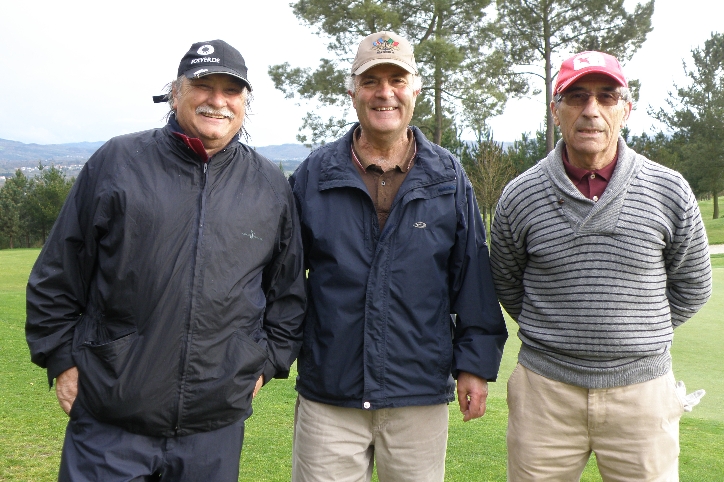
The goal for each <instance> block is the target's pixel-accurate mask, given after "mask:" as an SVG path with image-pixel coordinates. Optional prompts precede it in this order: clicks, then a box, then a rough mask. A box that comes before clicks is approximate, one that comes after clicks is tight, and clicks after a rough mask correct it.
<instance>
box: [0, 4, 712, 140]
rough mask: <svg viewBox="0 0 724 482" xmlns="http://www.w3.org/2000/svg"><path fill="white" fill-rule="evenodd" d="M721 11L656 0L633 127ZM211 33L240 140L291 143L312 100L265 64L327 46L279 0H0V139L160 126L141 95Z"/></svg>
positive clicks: (522, 112) (502, 134) (302, 59)
mask: <svg viewBox="0 0 724 482" xmlns="http://www.w3.org/2000/svg"><path fill="white" fill-rule="evenodd" d="M635 3H636V2H635V1H630V0H627V4H628V5H631V4H635ZM722 13H724V7H723V6H722V4H721V3H720V1H719V0H686V1H682V0H656V7H655V12H654V18H653V26H654V30H653V32H652V33H651V34H649V36H648V40H647V41H646V43H645V44H644V46H643V48H642V49H641V50H639V52H637V53H636V55H635V56H634V57H633V59H632V60H631V61H630V62H628V63H627V64H625V65H624V70H625V73H626V75H627V76H628V77H629V78H638V79H639V80H640V81H641V84H642V89H641V98H640V102H639V105H638V108H637V110H635V111H634V113H633V115H632V116H631V120H630V121H629V127H630V128H631V130H632V132H633V133H634V134H639V133H641V132H643V131H651V126H652V125H654V123H655V121H654V120H653V119H651V118H650V117H649V116H648V115H647V113H646V110H647V107H648V106H654V107H660V106H663V105H664V99H665V98H666V96H667V92H668V91H670V90H672V89H673V84H674V82H678V83H682V82H685V77H684V75H683V69H682V59H686V60H687V61H690V52H691V49H692V48H696V47H701V46H703V44H704V41H705V40H707V39H708V38H709V37H710V34H711V32H714V31H721V30H724V25H723V24H722V21H721V18H722V15H721V14H722ZM216 38H221V39H224V40H226V41H227V42H229V43H230V44H231V45H233V46H235V47H236V48H237V49H239V51H240V52H241V53H242V55H243V56H244V58H245V59H246V63H247V66H248V68H249V80H250V82H251V84H252V86H253V87H254V101H253V104H252V117H251V121H250V123H249V124H247V129H248V131H249V132H250V134H251V136H252V138H251V141H250V143H251V144H252V145H255V146H266V145H273V144H283V143H291V142H296V139H295V136H296V134H297V129H298V127H299V125H300V124H301V119H302V117H303V115H304V114H305V113H306V112H307V111H308V110H312V109H314V107H315V106H314V105H309V104H302V105H301V106H297V105H296V104H295V101H293V100H289V99H285V98H284V96H283V95H282V93H281V92H279V91H277V90H275V89H274V87H273V85H272V83H271V80H270V79H269V77H268V75H267V69H268V67H269V66H270V65H274V64H279V63H282V62H289V63H291V64H292V65H293V66H299V67H314V66H316V65H317V64H318V62H319V59H320V58H321V57H323V56H325V55H328V54H327V50H326V47H325V42H326V40H324V39H322V38H320V37H318V36H316V35H315V34H314V32H313V31H311V30H310V29H308V28H305V27H303V26H301V25H300V24H299V22H298V21H297V19H296V18H295V17H294V15H293V14H292V10H291V8H290V7H289V0H264V1H253V2H252V1H247V0H241V1H239V0H237V1H227V0H215V1H213V2H191V1H187V0H174V1H172V2H156V1H153V0H124V1H123V2H100V1H98V0H93V1H75V0H66V1H64V2H58V1H57V0H54V1H46V0H42V1H33V0H30V1H26V2H11V1H3V5H2V9H1V10H0V46H1V47H0V49H2V54H0V61H1V62H2V65H1V66H0V72H1V73H2V75H0V92H1V93H0V138H2V139H9V140H15V141H20V142H26V143H31V142H33V143H39V144H53V143H67V142H81V141H104V140H107V139H108V138H110V137H112V136H115V135H119V134H125V133H129V132H135V131H139V130H144V129H149V128H152V127H158V126H161V125H163V123H164V121H163V116H164V114H165V112H166V106H165V105H162V104H153V102H152V101H151V96H153V95H155V94H158V93H160V92H161V90H162V88H163V87H164V85H165V84H166V83H168V82H169V81H170V80H172V79H173V78H174V77H175V75H176V71H177V68H178V63H179V60H180V59H181V57H182V56H183V55H184V54H185V53H186V51H187V50H188V48H189V46H190V45H191V44H192V43H194V42H197V41H200V40H210V39H216ZM560 60H561V59H558V60H557V61H556V64H557V65H559V64H560ZM539 87H541V88H542V85H540V86H539ZM543 109H544V102H543V100H542V99H527V100H522V101H512V102H510V103H509V105H508V107H507V109H506V111H505V113H504V114H503V115H501V116H499V117H497V118H495V119H493V120H492V121H491V125H492V127H493V131H494V136H495V139H496V140H499V141H513V140H515V139H518V138H519V137H520V134H521V133H522V132H532V131H535V130H536V129H538V128H539V126H540V124H541V121H542V119H543V114H544V110H543Z"/></svg>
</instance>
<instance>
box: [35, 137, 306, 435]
mask: <svg viewBox="0 0 724 482" xmlns="http://www.w3.org/2000/svg"><path fill="white" fill-rule="evenodd" d="M299 232H300V230H299V223H298V220H297V216H296V209H295V203H294V200H293V197H292V192H291V189H290V188H289V185H288V184H287V180H286V178H285V177H284V176H283V175H282V173H281V172H280V171H279V168H278V167H277V166H275V165H274V164H273V163H271V162H269V161H268V160H267V159H265V158H263V157H262V156H260V155H258V154H257V153H256V152H255V151H254V150H252V149H250V148H249V147H247V146H245V145H243V144H241V143H239V142H237V141H236V139H235V140H234V141H233V142H231V143H230V144H229V145H228V146H227V147H226V148H225V149H223V150H222V151H220V152H218V153H216V154H215V155H214V156H212V157H211V159H209V161H208V163H207V164H204V163H203V162H201V160H200V159H199V158H198V157H197V155H196V154H195V153H194V152H193V151H192V150H191V149H190V148H188V147H186V145H185V144H184V142H182V141H181V140H180V139H179V138H178V137H177V136H175V135H174V134H172V126H171V125H167V126H166V127H164V128H163V129H154V130H150V131H145V132H139V133H136V134H129V135H126V136H121V137H116V138H114V139H111V140H110V141H108V142H107V143H106V144H104V145H103V147H101V148H100V149H99V150H98V151H97V152H96V153H95V154H94V155H93V156H92V157H91V158H90V159H89V160H88V162H87V163H86V164H85V167H84V168H83V170H82V172H81V174H80V175H79V176H78V179H77V180H76V182H75V184H74V186H73V189H72V191H71V192H70V194H69V195H68V198H67V200H66V202H65V205H64V206H63V209H62V210H61V212H60V216H59V217H58V220H57V222H56V223H55V226H54V227H53V230H52V231H51V233H50V236H49V237H48V240H47V242H46V243H45V246H44V247H43V250H42V251H41V253H40V256H39V257H38V260H37V262H36V263H35V266H34V267H33V270H32V272H31V274H30V279H29V281H28V289H27V323H26V336H27V340H28V344H29V346H30V352H31V357H32V360H33V361H34V362H35V363H37V364H38V365H40V366H41V367H45V368H47V369H48V376H49V378H50V379H51V380H52V378H54V377H56V376H57V375H59V374H60V373H62V372H63V371H65V370H67V369H69V368H71V367H73V366H76V367H77V368H78V372H79V382H78V385H79V386H78V389H79V392H78V398H77V399H76V401H75V404H81V405H82V406H83V407H84V408H85V409H86V410H87V411H88V412H89V413H90V414H92V415H93V416H94V417H95V418H96V419H97V420H101V421H104V422H107V423H112V424H114V425H118V426H121V427H122V428H124V429H126V430H128V431H131V432H136V433H143V434H147V435H153V436H163V437H170V436H175V435H188V434H192V433H198V432H206V431H210V430H215V429H218V428H221V427H224V426H226V425H229V424H231V423H233V422H235V421H237V420H239V419H241V418H242V417H245V416H247V415H248V413H249V412H250V407H251V399H252V390H253V388H254V384H255V382H256V380H257V378H258V377H259V375H260V374H262V373H263V374H264V376H265V379H266V380H270V379H271V378H272V377H274V376H277V377H286V376H287V374H288V370H289V366H290V365H291V364H292V362H293V361H294V358H295V357H296V355H297V352H298V350H299V346H300V344H301V334H302V328H301V323H302V319H303V316H304V302H305V294H304V270H303V269H302V268H303V263H302V243H301V237H300V235H299ZM75 404H74V406H75Z"/></svg>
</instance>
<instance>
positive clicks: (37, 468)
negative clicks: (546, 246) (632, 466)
mask: <svg viewBox="0 0 724 482" xmlns="http://www.w3.org/2000/svg"><path fill="white" fill-rule="evenodd" d="M37 254H38V250H37V249H30V250H24V249H18V250H3V251H0V267H1V271H0V481H33V482H43V481H53V480H56V478H57V467H58V463H59V460H60V448H61V445H62V438H63V432H64V430H65V424H66V422H67V417H66V416H65V414H63V412H62V411H61V410H60V408H59V407H58V404H57V401H56V399H55V394H54V392H52V391H49V390H48V385H47V380H46V376H45V371H44V370H41V369H40V368H37V367H35V366H34V365H32V364H31V363H30V357H29V355H28V349H27V346H26V344H25V339H24V330H23V323H24V318H25V306H24V305H25V303H24V299H25V283H26V281H27V277H28V273H29V271H30V268H31V265H32V263H33V261H34V260H35V257H36V256H37ZM712 265H713V266H714V296H713V297H712V299H711V301H710V302H709V303H708V304H707V305H706V307H704V309H703V310H702V311H701V312H700V313H699V314H697V315H696V317H695V318H694V319H692V320H691V321H689V322H688V323H686V324H685V325H684V326H682V327H680V328H678V329H677V330H676V335H675V339H674V345H673V348H672V353H673V357H674V371H675V374H676V378H677V379H678V380H684V381H685V382H686V386H687V388H689V390H690V391H692V390H695V389H698V388H704V389H705V390H706V391H707V395H706V396H705V397H704V398H703V399H702V401H701V403H700V404H699V405H698V406H697V407H696V408H695V409H694V411H693V412H692V413H690V414H685V415H684V417H683V418H682V421H681V458H680V464H681V480H682V482H700V481H714V480H722V478H723V476H722V474H724V457H722V456H721V454H722V453H724V368H723V367H724V364H722V363H721V355H720V353H721V350H722V348H721V347H722V345H723V344H724V324H722V323H721V313H722V312H723V311H724V255H715V256H712ZM509 330H510V338H509V341H508V344H507V345H506V349H505V355H504V358H503V364H502V367H501V371H500V379H499V381H498V382H496V383H492V384H490V396H489V398H488V411H487V414H486V415H485V417H483V418H482V419H478V420H474V421H472V422H468V423H465V424H464V423H463V422H462V415H461V414H460V413H459V411H458V408H457V404H456V403H455V404H451V405H450V435H449V442H448V455H447V475H446V480H447V481H449V482H470V481H475V482H478V481H493V482H498V481H504V480H505V463H506V453H505V428H506V424H507V408H506V404H505V380H507V378H508V376H509V375H510V373H511V372H512V370H513V368H514V367H515V361H516V355H517V352H518V348H519V346H520V342H519V341H518V339H517V337H516V336H515V325H514V324H509ZM293 375H294V374H292V378H290V379H289V380H274V381H273V382H271V383H270V384H268V385H267V386H265V387H264V388H263V389H262V391H261V392H260V393H259V396H258V397H257V399H256V400H255V402H254V415H253V416H252V417H251V419H249V421H248V422H247V430H246V437H245V440H244V449H243V452H242V456H241V475H240V477H239V480H242V481H288V480H289V478H290V466H291V437H292V421H293V417H294V402H295V398H296V395H295V392H294V381H293ZM581 480H582V481H584V482H593V481H600V480H601V478H600V476H599V475H598V471H597V470H596V468H595V465H594V464H593V463H589V465H588V467H587V468H586V471H585V472H584V475H583V478H582V479H581ZM209 482H211V481H209Z"/></svg>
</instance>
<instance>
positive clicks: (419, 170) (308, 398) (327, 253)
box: [290, 32, 507, 482]
mask: <svg viewBox="0 0 724 482" xmlns="http://www.w3.org/2000/svg"><path fill="white" fill-rule="evenodd" d="M420 88H421V79H420V75H419V73H418V70H417V65H416V63H415V58H414V55H413V50H412V46H411V45H410V44H409V42H408V41H407V40H406V39H404V38H402V37H400V36H399V35H396V34H394V33H392V32H379V33H375V34H372V35H370V36H368V37H367V38H365V39H364V40H362V42H361V43H360V45H359V48H358V51H357V56H356V57H355V60H354V63H353V64H352V69H351V75H350V78H349V82H348V91H349V94H350V96H351V98H352V103H353V106H354V108H355V111H356V112H357V117H358V119H359V124H355V125H354V126H352V128H351V129H350V130H349V132H348V133H347V134H346V135H345V136H344V137H342V138H341V139H339V140H337V141H335V142H333V143H331V144H327V145H325V146H323V147H321V148H319V149H317V150H315V151H314V152H312V154H310V156H309V157H308V158H307V159H306V160H305V161H304V162H303V163H302V165H301V166H300V167H299V168H298V169H297V171H296V172H295V173H294V175H293V176H292V178H291V179H290V182H291V183H292V185H293V189H294V195H295V197H296V200H297V203H299V212H300V218H301V224H302V239H303V242H304V248H305V262H306V267H307V268H308V269H309V280H308V288H309V309H308V310H307V315H306V319H305V325H304V326H305V328H304V342H303V347H302V350H301V352H300V356H299V361H298V363H297V367H298V370H299V378H298V379H297V387H296V388H297V391H298V392H299V397H298V401H297V408H296V417H295V425H294V447H293V457H292V480H293V481H294V482H322V481H329V482H357V481H365V480H367V481H369V480H370V477H371V475H372V469H373V467H374V466H376V468H377V475H378V477H379V480H380V482H405V481H408V482H442V480H443V479H444V474H445V451H446V444H447V433H448V432H447V428H448V403H450V402H452V401H453V400H454V399H455V390H456V384H455V380H454V378H456V379H457V394H458V402H459V406H460V411H461V412H462V413H463V420H465V421H468V420H471V419H474V418H478V417H481V416H482V415H483V414H484V413H485V403H486V397H487V382H488V381H494V380H495V378H496V376H497V374H498V367H499V364H500V359H501V356H502V353H503V344H504V343H505V340H506V337H507V333H506V329H505V323H504V322H503V316H502V313H501V311H500V307H499V306H498V302H497V299H496V297H495V291H494V289H493V283H492V279H491V277H490V270H489V265H488V249H487V245H486V244H485V232H484V228H483V222H482V220H481V218H480V212H479V211H478V206H477V203H476V201H475V195H474V193H473V189H472V186H471V185H470V181H468V179H467V177H466V176H465V173H464V172H463V169H462V167H461V165H460V163H459V161H458V160H457V159H455V158H454V157H453V155H452V154H450V153H449V152H448V151H446V150H445V149H443V148H441V147H440V146H437V145H434V144H433V143H431V142H430V141H428V140H427V139H426V138H425V136H424V135H423V134H422V132H421V131H420V130H419V129H418V128H416V127H412V126H410V125H409V123H410V120H411V118H412V114H413V111H414V108H415V100H416V98H417V95H418V94H419V93H420ZM451 314H454V315H456V316H455V318H451Z"/></svg>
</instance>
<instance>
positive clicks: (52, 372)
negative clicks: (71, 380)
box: [46, 342, 75, 388]
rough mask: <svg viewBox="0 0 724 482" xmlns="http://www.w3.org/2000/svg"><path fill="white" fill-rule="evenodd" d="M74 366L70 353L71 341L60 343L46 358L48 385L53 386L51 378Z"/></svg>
mask: <svg viewBox="0 0 724 482" xmlns="http://www.w3.org/2000/svg"><path fill="white" fill-rule="evenodd" d="M74 366H75V361H74V360H73V353H72V343H71V342H68V343H66V344H65V345H61V346H60V347H58V348H57V349H56V350H54V351H53V352H51V353H50V354H49V355H48V358H47V359H46V367H47V370H48V385H49V387H50V388H53V380H54V379H56V378H57V377H58V375H60V374H61V373H63V372H64V371H66V370H69V369H71V368H73V367H74Z"/></svg>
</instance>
